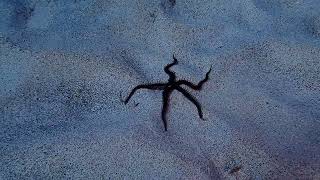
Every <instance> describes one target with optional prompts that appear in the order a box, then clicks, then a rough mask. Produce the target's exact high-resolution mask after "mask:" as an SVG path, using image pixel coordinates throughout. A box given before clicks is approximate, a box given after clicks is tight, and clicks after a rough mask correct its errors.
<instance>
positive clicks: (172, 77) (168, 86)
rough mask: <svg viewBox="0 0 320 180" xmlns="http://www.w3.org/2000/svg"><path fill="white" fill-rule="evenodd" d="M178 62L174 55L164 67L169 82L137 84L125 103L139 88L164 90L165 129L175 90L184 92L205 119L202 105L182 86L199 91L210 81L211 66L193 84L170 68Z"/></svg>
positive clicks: (162, 113) (163, 116) (163, 113)
mask: <svg viewBox="0 0 320 180" xmlns="http://www.w3.org/2000/svg"><path fill="white" fill-rule="evenodd" d="M177 64H178V60H177V59H176V58H175V57H174V55H173V63H170V64H168V65H166V66H165V67H164V71H165V73H167V74H168V75H169V79H168V82H167V83H154V84H141V85H138V86H136V87H135V88H133V89H132V91H131V92H130V94H129V96H128V97H127V98H126V99H125V100H124V103H125V104H127V103H128V102H129V100H130V98H131V97H132V96H133V94H134V93H135V92H136V91H137V90H139V89H151V90H163V93H162V99H163V106H162V112H161V117H162V121H163V125H164V129H165V131H167V129H168V128H167V118H166V114H167V112H168V107H169V99H170V95H171V93H172V92H173V91H174V90H177V91H179V92H180V93H182V94H183V95H184V96H185V97H186V98H187V99H188V100H190V101H191V102H192V103H193V104H194V105H195V106H196V107H197V110H198V114H199V117H200V119H203V114H202V110H201V105H200V103H199V102H198V101H197V100H196V99H195V98H194V97H193V96H192V95H191V94H190V93H189V92H188V91H187V90H185V89H183V88H182V87H180V86H181V85H185V86H187V87H189V88H191V89H193V90H196V91H199V90H201V89H202V86H203V84H204V83H205V82H207V81H208V79H209V74H210V72H211V67H210V70H209V71H208V72H207V73H206V77H205V78H204V79H203V80H201V81H200V82H199V83H198V84H193V83H192V82H189V81H187V80H178V81H177V80H176V74H175V73H174V72H172V71H171V70H170V68H171V67H172V66H174V65H177Z"/></svg>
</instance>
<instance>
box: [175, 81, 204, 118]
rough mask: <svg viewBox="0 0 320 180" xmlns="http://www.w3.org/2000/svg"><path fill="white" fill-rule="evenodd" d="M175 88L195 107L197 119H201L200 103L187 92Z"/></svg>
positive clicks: (180, 88) (177, 87)
mask: <svg viewBox="0 0 320 180" xmlns="http://www.w3.org/2000/svg"><path fill="white" fill-rule="evenodd" d="M175 88H176V89H177V90H178V91H179V92H181V93H182V94H183V95H184V96H185V97H186V98H187V99H189V101H191V102H192V103H193V104H194V105H195V106H196V107H197V110H198V114H199V117H200V119H203V115H202V110H201V105H200V103H199V102H198V101H197V100H196V99H195V98H194V97H193V96H192V95H191V94H190V93H189V92H188V91H186V90H185V89H183V88H182V87H179V86H176V87H175Z"/></svg>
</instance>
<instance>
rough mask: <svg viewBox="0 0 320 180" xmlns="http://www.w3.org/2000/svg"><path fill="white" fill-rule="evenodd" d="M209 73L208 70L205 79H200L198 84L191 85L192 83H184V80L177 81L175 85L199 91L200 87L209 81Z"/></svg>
mask: <svg viewBox="0 0 320 180" xmlns="http://www.w3.org/2000/svg"><path fill="white" fill-rule="evenodd" d="M210 72H211V68H210V70H209V71H208V72H207V73H206V77H205V78H204V79H202V80H201V81H200V82H199V83H198V84H193V83H192V82H189V81H186V80H179V81H177V85H186V86H188V87H190V88H191V89H193V90H201V88H202V85H203V84H204V83H205V82H207V81H208V80H209V74H210Z"/></svg>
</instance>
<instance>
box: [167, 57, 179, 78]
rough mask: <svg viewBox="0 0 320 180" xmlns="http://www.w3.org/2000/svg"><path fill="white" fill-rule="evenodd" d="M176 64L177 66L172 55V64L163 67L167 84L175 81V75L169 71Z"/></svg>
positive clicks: (176, 61)
mask: <svg viewBox="0 0 320 180" xmlns="http://www.w3.org/2000/svg"><path fill="white" fill-rule="evenodd" d="M176 64H178V60H177V59H176V58H175V57H174V55H173V63H170V64H168V65H166V66H165V67H164V72H166V73H167V74H168V75H169V82H172V81H174V80H175V79H176V74H175V73H174V72H172V71H170V68H171V67H172V66H174V65H176Z"/></svg>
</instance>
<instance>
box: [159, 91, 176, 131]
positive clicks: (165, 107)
mask: <svg viewBox="0 0 320 180" xmlns="http://www.w3.org/2000/svg"><path fill="white" fill-rule="evenodd" d="M172 91H173V89H172V88H166V89H165V90H164V91H163V93H162V101H163V105H162V111H161V118H162V121H163V125H164V130H165V131H167V128H168V124H167V116H166V115H167V112H168V108H169V98H170V94H171V93H172Z"/></svg>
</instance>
